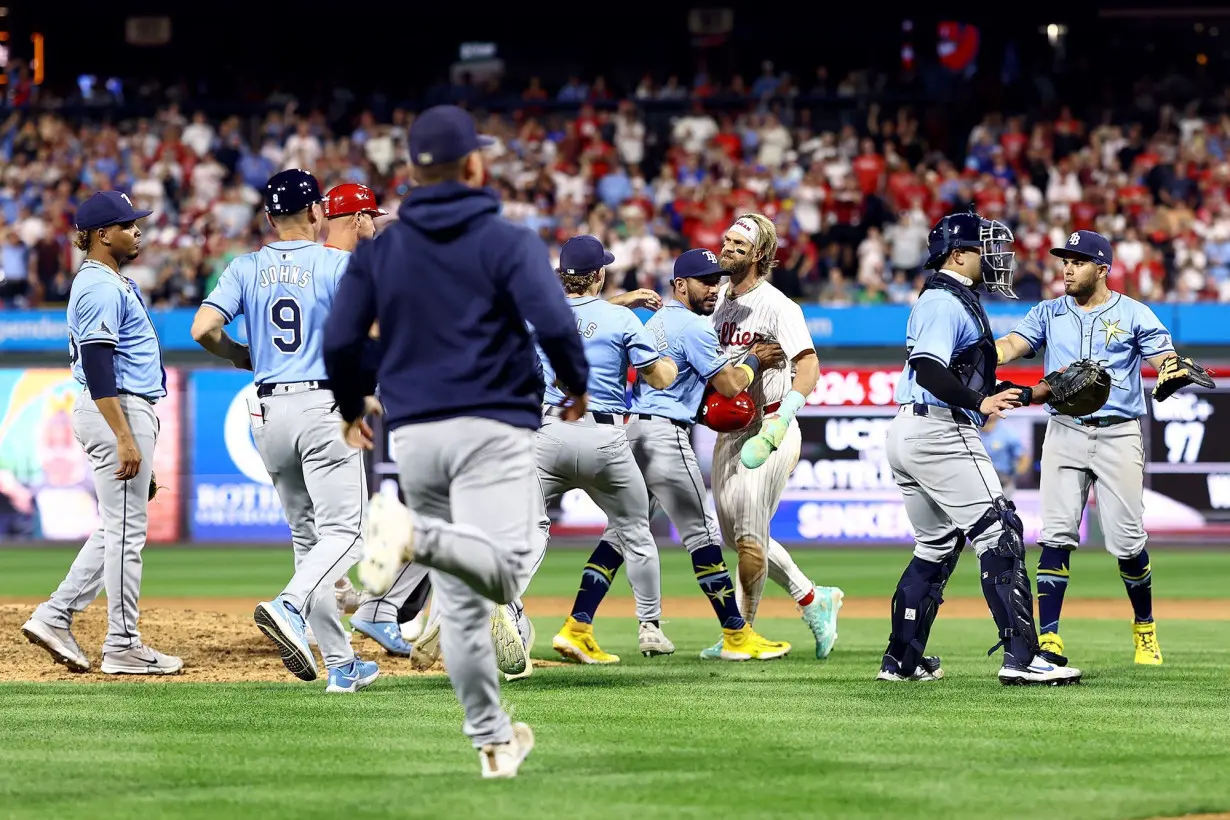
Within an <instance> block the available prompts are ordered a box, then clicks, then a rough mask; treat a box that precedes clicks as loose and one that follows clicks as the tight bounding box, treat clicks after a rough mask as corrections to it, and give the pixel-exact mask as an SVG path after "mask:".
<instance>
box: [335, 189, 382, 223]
mask: <svg viewBox="0 0 1230 820" xmlns="http://www.w3.org/2000/svg"><path fill="white" fill-rule="evenodd" d="M348 214H371V215H372V216H373V217H376V216H385V215H386V214H388V211H386V210H384V209H383V208H381V207H380V205H379V203H378V202H377V201H376V193H375V191H373V190H372V189H371V188H368V187H367V186H366V185H363V184H361V183H358V182H343V183H342V184H341V185H335V186H333V187H332V188H330V189H329V193H328V194H326V195H325V216H326V217H328V218H330V219H332V218H333V217H335V216H347V215H348Z"/></svg>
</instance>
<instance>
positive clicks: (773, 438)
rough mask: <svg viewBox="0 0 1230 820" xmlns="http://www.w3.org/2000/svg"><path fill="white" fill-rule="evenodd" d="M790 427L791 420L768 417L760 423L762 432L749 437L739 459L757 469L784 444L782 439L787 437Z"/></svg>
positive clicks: (749, 466) (748, 466)
mask: <svg viewBox="0 0 1230 820" xmlns="http://www.w3.org/2000/svg"><path fill="white" fill-rule="evenodd" d="M789 429H790V422H789V421H788V420H787V419H784V418H782V417H781V416H769V417H768V418H766V419H765V420H764V423H763V424H761V425H760V432H759V433H757V434H756V435H754V436H752V437H751V438H750V439H748V440H747V442H745V443H744V445H743V449H742V450H740V451H739V460H740V461H742V462H743V466H744V467H746V468H748V469H749V470H755V469H756V468H757V467H759V466H760V465H761V464H764V463H765V462H766V461H768V460H769V456H771V455H773V451H774V450H776V449H777V448H778V447H781V446H782V440H783V439H785V438H786V431H787V430H789Z"/></svg>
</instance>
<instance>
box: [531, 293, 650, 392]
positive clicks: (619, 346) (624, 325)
mask: <svg viewBox="0 0 1230 820" xmlns="http://www.w3.org/2000/svg"><path fill="white" fill-rule="evenodd" d="M568 304H569V306H570V307H571V308H572V313H573V315H574V316H575V317H576V320H577V332H578V333H580V334H581V344H582V346H583V347H584V348H585V360H586V361H587V362H589V381H588V383H587V390H588V393H589V409H590V410H591V411H592V412H595V413H626V412H627V411H628V401H627V397H626V391H627V386H628V366H629V365H631V366H632V367H635V368H637V369H640V368H642V367H648V366H649V365H651V364H653V363H654V362H656V361H657V360H658V359H660V358H662V355H661V354H660V353H659V352H658V348H657V347H656V346H655V345H654V343H653V337H651V336H650V335H649V332H648V331H647V330H645V326H644V325H643V324H641V320H640V319H638V318H637V317H636V314H635V313H633V312H632V311H631V310H629V309H628V308H626V307H620V306H619V305H612V304H611V303H610V302H607V301H604V300H602V299H599V298H598V297H597V296H581V297H569V298H568ZM538 359H539V361H540V362H541V363H542V371H543V379H544V380H545V381H546V399H545V400H546V402H547V404H554V405H559V404H562V403H563V401H564V394H563V393H561V392H560V391H559V388H557V387H556V386H555V371H554V370H553V369H552V368H551V363H550V362H548V361H547V360H546V357H545V356H544V355H543V353H542V350H541V349H539V351H538Z"/></svg>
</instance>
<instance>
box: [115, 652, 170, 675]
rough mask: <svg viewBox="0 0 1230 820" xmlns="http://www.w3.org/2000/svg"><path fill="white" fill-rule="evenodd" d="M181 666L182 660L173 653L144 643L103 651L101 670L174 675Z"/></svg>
mask: <svg viewBox="0 0 1230 820" xmlns="http://www.w3.org/2000/svg"><path fill="white" fill-rule="evenodd" d="M183 668H184V662H183V661H181V660H180V659H179V658H177V657H175V656H174V655H164V654H162V653H161V652H159V651H157V650H155V649H151V648H150V647H148V646H144V645H142V646H134V647H132V648H131V649H121V650H118V651H116V652H104V653H103V659H102V671H103V673H104V674H107V675H174V674H175V673H177V672H179V671H180V670H181V669H183Z"/></svg>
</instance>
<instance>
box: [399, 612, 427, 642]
mask: <svg viewBox="0 0 1230 820" xmlns="http://www.w3.org/2000/svg"><path fill="white" fill-rule="evenodd" d="M426 623H427V614H426V613H425V612H424V611H423V610H419V614H418V615H415V616H414V618H413V619H411V620H409V621H406V622H405V623H404V624H402V625H401V639H402V640H403V641H405V642H406V643H414V642H415V641H417V640H418V639H419V638H421V637H422V636H423V625H424V624H426Z"/></svg>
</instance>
